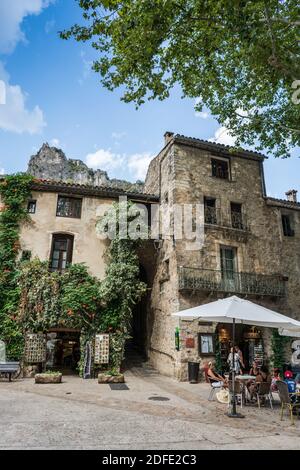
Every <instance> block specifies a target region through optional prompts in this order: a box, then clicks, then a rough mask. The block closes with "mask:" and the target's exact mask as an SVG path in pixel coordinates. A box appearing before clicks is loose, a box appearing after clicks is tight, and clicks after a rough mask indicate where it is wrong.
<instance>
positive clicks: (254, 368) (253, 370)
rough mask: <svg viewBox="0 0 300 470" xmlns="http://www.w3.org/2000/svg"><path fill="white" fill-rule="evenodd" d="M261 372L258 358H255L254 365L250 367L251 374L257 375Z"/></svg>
mask: <svg viewBox="0 0 300 470" xmlns="http://www.w3.org/2000/svg"><path fill="white" fill-rule="evenodd" d="M258 374H259V366H258V361H257V359H254V361H253V362H252V367H251V369H250V372H249V375H253V376H255V377H256V376H257V375H258Z"/></svg>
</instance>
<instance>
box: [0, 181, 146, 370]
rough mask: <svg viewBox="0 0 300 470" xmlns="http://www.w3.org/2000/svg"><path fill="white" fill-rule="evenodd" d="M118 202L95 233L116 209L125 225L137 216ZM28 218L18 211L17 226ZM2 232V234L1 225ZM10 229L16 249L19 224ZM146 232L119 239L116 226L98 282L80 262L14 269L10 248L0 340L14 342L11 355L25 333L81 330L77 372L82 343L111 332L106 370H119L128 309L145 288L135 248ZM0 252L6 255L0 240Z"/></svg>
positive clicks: (127, 332)
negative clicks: (60, 266)
mask: <svg viewBox="0 0 300 470" xmlns="http://www.w3.org/2000/svg"><path fill="white" fill-rule="evenodd" d="M26 181H27V184H28V187H29V186H30V182H31V179H30V178H27V179H26ZM6 187H7V185H5V188H6ZM8 194H9V195H10V192H8ZM22 194H23V196H22V197H20V195H18V200H19V201H20V204H22V201H23V203H24V201H25V200H26V198H28V197H29V194H30V193H29V190H28V191H25V190H24V193H22ZM122 204H123V205H121V204H115V205H113V207H112V208H111V209H110V210H109V211H108V212H107V214H105V216H104V217H103V218H102V220H101V222H99V224H98V225H99V226H98V227H97V230H98V231H99V230H100V231H102V233H103V234H104V233H105V232H106V230H105V227H107V226H109V225H110V224H111V222H112V220H116V219H117V220H119V215H120V211H125V212H126V216H128V224H132V223H133V222H134V220H135V218H136V216H137V212H136V210H135V209H134V205H133V204H132V203H127V202H126V203H125V204H124V203H122ZM18 210H19V208H18ZM27 219H28V217H27V214H26V211H25V209H23V208H22V210H20V217H19V218H18V220H19V223H21V221H25V220H27ZM5 221H6V222H7V218H6V219H5ZM0 228H1V226H0ZM4 230H7V226H6V225H5V228H3V231H4ZM14 230H15V231H14V238H13V245H12V246H18V249H19V240H18V231H19V225H16V226H14ZM145 230H148V228H147V226H146V225H144V224H143V223H142V222H141V221H139V222H138V224H137V236H136V235H134V236H133V237H132V238H131V237H130V236H128V237H127V238H123V235H122V236H121V235H120V228H119V225H117V227H116V232H115V236H114V237H113V238H112V240H111V241H110V244H109V246H108V247H107V252H106V258H107V268H106V276H105V278H104V279H103V280H102V281H100V280H99V279H97V278H96V277H94V276H91V275H90V274H89V272H88V269H87V267H86V266H85V265H84V264H73V265H71V266H70V267H68V268H67V269H66V270H64V271H63V272H61V273H58V272H51V271H50V270H49V264H48V262H42V261H40V260H39V259H37V258H35V259H33V260H29V261H23V262H22V263H19V264H18V265H17V263H16V256H17V250H14V249H12V250H11V252H12V253H13V255H14V258H13V263H11V264H8V266H9V267H10V268H11V270H10V271H9V272H10V276H8V274H7V279H12V280H11V282H10V284H8V283H7V284H6V291H5V292H6V299H12V300H11V301H10V302H8V301H6V303H5V308H6V310H7V312H6V314H5V322H4V321H3V319H2V321H1V328H2V338H3V339H4V341H5V342H9V341H12V339H14V344H15V346H16V347H17V348H19V349H18V350H17V351H15V355H16V356H20V355H21V349H22V348H21V343H22V338H23V333H25V332H32V333H39V332H42V333H45V332H47V331H48V330H49V329H50V328H54V327H66V328H74V329H78V330H80V331H81V360H80V364H79V368H80V370H81V372H82V368H83V362H84V350H85V345H86V343H87V342H88V341H93V338H94V335H95V333H97V332H98V333H110V363H109V368H110V370H111V371H113V372H116V371H118V370H119V369H120V365H121V362H122V359H123V357H124V345H125V341H126V339H127V338H128V337H129V335H130V323H131V317H132V310H133V308H134V305H135V304H136V303H137V302H138V301H139V300H140V299H141V297H142V295H143V294H144V293H145V291H146V285H145V284H144V283H143V282H141V281H140V280H139V261H138V256H137V254H136V248H137V247H138V245H139V243H140V242H141V239H140V237H139V234H141V233H142V232H143V233H145ZM1 250H2V251H3V253H4V252H5V246H4V241H3V240H2V245H1ZM9 261H10V262H11V258H9ZM3 265H4V262H3ZM5 266H6V265H4V267H5ZM11 271H13V273H12V272H11ZM2 288H3V289H4V287H3V286H2ZM12 307H13V308H12ZM7 322H8V323H9V325H8V324H7ZM3 326H5V328H3ZM4 330H5V331H4ZM12 330H13V331H14V332H15V333H14V334H13V332H12Z"/></svg>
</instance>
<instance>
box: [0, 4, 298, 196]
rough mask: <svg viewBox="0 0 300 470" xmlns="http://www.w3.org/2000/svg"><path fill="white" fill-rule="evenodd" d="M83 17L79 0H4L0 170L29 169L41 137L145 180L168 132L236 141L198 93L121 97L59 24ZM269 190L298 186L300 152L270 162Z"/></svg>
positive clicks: (114, 173) (116, 172)
mask: <svg viewBox="0 0 300 470" xmlns="http://www.w3.org/2000/svg"><path fill="white" fill-rule="evenodd" d="M76 21H77V22H80V21H81V11H80V9H79V7H78V5H77V2H76V1H75V0H18V1H11V0H1V2H0V80H2V81H4V82H5V85H6V104H5V105H3V104H0V143H1V145H0V169H1V171H2V173H3V172H5V173H11V172H15V171H22V170H25V169H26V167H27V162H28V160H29V157H30V156H31V155H32V154H33V153H36V151H37V149H39V148H40V146H41V145H42V143H43V142H46V141H47V142H49V144H52V145H55V146H57V147H61V148H62V149H63V150H64V152H65V153H66V155H67V156H68V157H70V158H80V159H81V160H83V161H85V162H86V163H88V164H89V166H93V167H94V168H97V167H98V168H101V169H103V170H106V171H108V174H109V176H110V177H118V178H124V179H129V180H132V181H135V180H136V179H143V177H144V175H145V170H146V168H147V165H148V163H149V161H150V159H151V158H152V157H153V156H154V155H156V154H157V152H158V151H159V150H160V149H161V147H162V146H163V134H164V133H165V131H167V130H169V131H173V132H175V133H180V134H184V135H187V136H192V137H198V138H202V139H214V140H215V141H219V142H221V143H225V144H231V143H232V138H231V137H230V136H229V135H228V133H227V131H226V129H225V130H224V129H223V128H221V126H220V125H219V124H218V122H217V121H215V120H214V119H213V118H212V117H210V115H209V112H205V113H202V114H201V115H196V114H195V111H194V109H193V106H194V100H188V99H184V100H182V99H181V93H180V90H179V89H176V90H174V92H173V93H172V96H171V98H170V99H168V100H166V101H163V102H158V101H156V102H149V103H147V104H146V105H144V106H143V107H141V108H139V109H138V110H136V109H135V107H134V105H132V104H124V103H123V102H121V101H120V96H121V91H115V92H113V93H111V92H109V91H107V90H105V89H104V88H103V87H101V85H100V83H99V77H98V76H97V75H96V74H95V73H94V72H92V71H91V70H90V65H91V62H92V60H93V58H94V57H95V55H94V54H95V52H94V51H93V50H92V49H91V47H90V46H89V45H88V44H79V43H76V42H75V41H73V40H71V41H62V40H61V39H60V38H59V37H58V31H60V30H62V29H65V28H68V27H69V26H70V25H72V24H73V23H74V22H76ZM265 174H266V183H267V190H268V194H269V195H271V196H274V197H285V196H284V193H285V191H287V190H288V189H294V188H295V189H298V190H299V191H300V178H299V174H300V158H299V151H295V152H294V155H293V158H291V159H284V160H279V159H275V158H273V157H272V155H269V159H268V160H267V161H266V162H265Z"/></svg>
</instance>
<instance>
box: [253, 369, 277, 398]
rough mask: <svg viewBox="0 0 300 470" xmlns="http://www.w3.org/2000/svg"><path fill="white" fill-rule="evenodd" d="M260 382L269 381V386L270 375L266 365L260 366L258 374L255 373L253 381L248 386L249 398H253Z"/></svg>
mask: <svg viewBox="0 0 300 470" xmlns="http://www.w3.org/2000/svg"><path fill="white" fill-rule="evenodd" d="M261 382H267V383H270V386H271V375H270V373H269V369H268V368H267V367H266V366H261V368H260V371H259V374H257V376H256V379H255V382H252V383H251V384H249V386H248V390H249V394H250V399H251V400H252V399H253V398H254V395H255V393H257V390H258V385H259V384H260V383H261Z"/></svg>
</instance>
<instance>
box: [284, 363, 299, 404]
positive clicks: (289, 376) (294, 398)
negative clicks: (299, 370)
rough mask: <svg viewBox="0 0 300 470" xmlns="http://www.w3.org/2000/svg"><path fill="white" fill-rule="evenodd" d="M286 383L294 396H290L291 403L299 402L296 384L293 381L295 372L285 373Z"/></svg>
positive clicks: (288, 371)
mask: <svg viewBox="0 0 300 470" xmlns="http://www.w3.org/2000/svg"><path fill="white" fill-rule="evenodd" d="M284 382H285V383H286V384H287V386H288V390H289V393H290V394H292V395H290V397H291V401H292V402H293V403H295V402H296V401H297V395H296V382H295V380H294V379H293V372H292V371H290V370H286V371H285V373H284ZM294 394H295V395H294Z"/></svg>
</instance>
